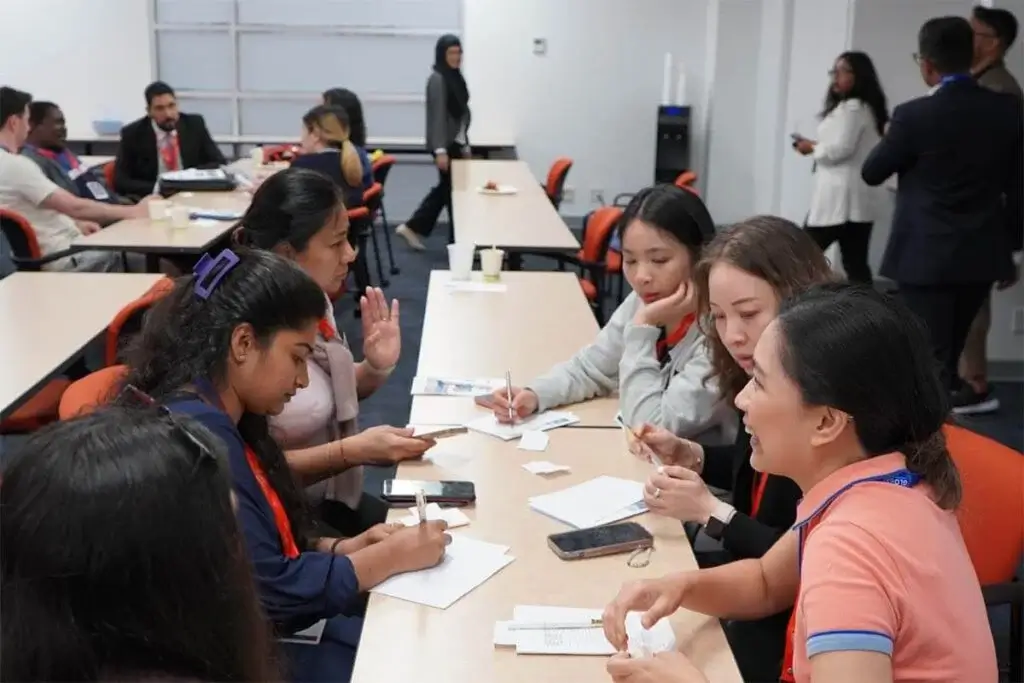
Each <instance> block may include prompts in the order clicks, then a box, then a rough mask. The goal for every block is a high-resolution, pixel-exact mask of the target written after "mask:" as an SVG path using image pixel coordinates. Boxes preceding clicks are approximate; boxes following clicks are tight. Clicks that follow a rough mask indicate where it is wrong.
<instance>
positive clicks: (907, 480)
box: [779, 469, 921, 683]
mask: <svg viewBox="0 0 1024 683" xmlns="http://www.w3.org/2000/svg"><path fill="white" fill-rule="evenodd" d="M868 481H878V482H882V483H884V484H894V485H896V486H902V487H904V488H908V489H909V488H913V487H914V486H916V485H917V484H918V483H919V482H920V481H921V475H919V474H915V473H914V472H911V471H910V470H907V469H902V470H896V471H895V472H890V473H889V474H885V475H882V476H879V477H868V478H866V479H860V480H858V481H854V482H851V483H849V484H847V485H846V486H844V487H843V488H841V489H839V491H837V492H836V493H834V494H833V495H832V497H831V498H829V499H828V500H827V501H825V503H824V504H823V505H822V506H821V507H820V508H818V510H817V512H815V513H814V515H813V516H812V517H811V518H810V519H809V520H807V522H805V523H804V524H803V525H802V526H801V527H799V529H798V533H799V534H800V536H799V538H800V549H799V551H798V552H799V553H800V555H801V556H802V555H803V550H804V543H806V541H807V537H808V536H809V535H810V533H811V531H813V530H814V527H816V526H818V524H819V523H820V522H821V520H822V518H823V517H824V516H825V510H827V509H828V507H829V506H830V505H831V504H832V502H833V501H835V499H836V498H837V497H838V496H839V494H841V493H843V492H844V491H847V490H848V489H851V488H853V487H854V486H856V485H857V484H863V483H864V482H868ZM797 595H798V596H799V595H800V588H799V586H798V587H797ZM796 613H797V605H794V606H793V612H792V614H790V616H789V625H788V626H787V627H786V649H785V654H784V655H783V660H782V675H781V676H780V677H779V680H781V681H783V682H784V683H793V682H794V681H796V678H794V677H793V641H794V640H795V638H796Z"/></svg>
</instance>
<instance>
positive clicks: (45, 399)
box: [0, 377, 71, 435]
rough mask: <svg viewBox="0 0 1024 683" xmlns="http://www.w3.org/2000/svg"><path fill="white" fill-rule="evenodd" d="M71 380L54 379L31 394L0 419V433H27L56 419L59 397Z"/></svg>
mask: <svg viewBox="0 0 1024 683" xmlns="http://www.w3.org/2000/svg"><path fill="white" fill-rule="evenodd" d="M70 384H71V381H70V380H68V379H65V378H63V377H62V378H60V379H54V380H50V381H49V382H47V383H46V384H45V385H43V387H42V388H41V389H40V390H39V391H37V392H36V393H35V394H33V395H32V397H31V398H29V399H28V400H27V401H25V403H23V404H22V405H21V406H20V407H19V408H17V409H16V410H15V411H14V412H12V413H11V414H10V415H8V416H7V417H5V418H4V419H3V420H0V435H8V434H28V433H29V432H34V431H35V430H37V429H40V428H41V427H45V426H46V425H48V424H50V423H51V422H55V421H56V420H57V414H58V407H59V406H60V401H61V397H62V396H63V395H64V392H65V391H67V389H68V387H69V386H70Z"/></svg>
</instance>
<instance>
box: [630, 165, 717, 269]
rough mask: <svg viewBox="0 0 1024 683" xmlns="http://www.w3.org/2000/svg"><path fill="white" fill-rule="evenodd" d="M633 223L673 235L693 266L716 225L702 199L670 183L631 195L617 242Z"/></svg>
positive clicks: (660, 184) (709, 239)
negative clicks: (688, 255)
mask: <svg viewBox="0 0 1024 683" xmlns="http://www.w3.org/2000/svg"><path fill="white" fill-rule="evenodd" d="M633 221H643V222H644V223H647V224H649V225H653V226H654V227H656V228H660V229H661V230H664V231H665V232H667V233H668V234H670V235H672V237H674V238H675V239H676V240H678V241H679V242H680V243H682V245H683V246H684V247H686V248H687V250H688V251H689V252H690V257H691V259H692V260H693V262H694V265H696V263H697V259H699V258H700V255H701V250H702V249H703V247H704V245H705V244H706V243H707V242H709V241H711V238H712V237H714V234H715V222H714V221H713V220H712V219H711V214H710V213H708V208H707V207H706V206H705V205H704V202H703V201H701V198H700V197H698V196H697V195H696V194H694V193H693V192H690V191H689V190H684V189H682V188H680V187H676V186H675V185H672V184H671V183H659V184H658V185H652V186H650V187H645V188H644V189H642V190H640V191H639V192H637V193H636V194H635V195H633V198H632V199H631V200H630V202H629V204H628V205H627V206H626V208H625V209H624V210H623V212H622V218H621V219H620V220H619V226H618V230H619V238H620V239H622V238H624V237H625V236H626V230H628V229H629V226H630V225H632V224H633Z"/></svg>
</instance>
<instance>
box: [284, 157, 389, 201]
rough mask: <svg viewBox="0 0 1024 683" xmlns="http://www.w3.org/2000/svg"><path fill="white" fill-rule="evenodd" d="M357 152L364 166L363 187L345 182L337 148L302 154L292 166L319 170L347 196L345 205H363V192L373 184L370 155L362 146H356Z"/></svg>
mask: <svg viewBox="0 0 1024 683" xmlns="http://www.w3.org/2000/svg"><path fill="white" fill-rule="evenodd" d="M356 153H357V154H358V155H359V162H360V163H361V164H362V166H363V184H362V187H352V186H350V185H349V184H348V183H347V182H345V178H344V177H343V176H342V174H341V157H340V154H341V153H340V152H339V151H338V150H336V149H325V150H324V151H322V152H314V153H313V154H300V155H299V156H297V157H295V159H294V160H293V161H292V166H295V167H297V168H308V169H311V170H313V171H319V172H320V173H323V174H324V175H326V176H327V177H328V178H330V179H331V180H333V181H334V183H335V184H336V185H337V186H338V187H340V188H341V191H342V193H343V194H344V196H345V207H346V208H348V209H352V208H355V207H357V206H362V205H363V192H365V191H366V190H368V189H369V188H370V186H371V185H373V171H372V169H371V164H370V157H369V156H368V155H367V154H366V150H364V149H362V148H360V147H356Z"/></svg>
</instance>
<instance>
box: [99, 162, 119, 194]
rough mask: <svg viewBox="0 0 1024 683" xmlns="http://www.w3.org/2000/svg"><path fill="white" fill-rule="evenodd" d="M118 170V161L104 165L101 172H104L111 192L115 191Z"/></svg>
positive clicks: (104, 178)
mask: <svg viewBox="0 0 1024 683" xmlns="http://www.w3.org/2000/svg"><path fill="white" fill-rule="evenodd" d="M116 169H117V161H108V162H107V163H105V164H103V166H102V168H101V170H102V171H103V180H104V181H105V182H106V183H107V189H108V190H110V191H111V192H113V191H114V176H115V171H116Z"/></svg>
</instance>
